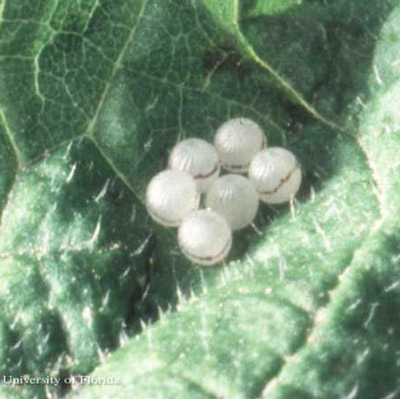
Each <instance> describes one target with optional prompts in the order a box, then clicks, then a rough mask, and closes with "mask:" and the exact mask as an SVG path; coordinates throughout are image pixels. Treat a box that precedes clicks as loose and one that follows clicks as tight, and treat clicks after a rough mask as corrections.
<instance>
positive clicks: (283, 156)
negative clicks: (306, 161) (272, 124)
mask: <svg viewBox="0 0 400 399" xmlns="http://www.w3.org/2000/svg"><path fill="white" fill-rule="evenodd" d="M249 179H250V180H251V181H252V182H253V184H254V186H255V188H256V190H257V193H258V196H259V198H260V200H261V201H263V202H266V203H269V204H280V203H283V202H288V201H290V199H291V198H293V197H294V195H295V194H296V193H297V191H298V190H299V188H300V185H301V180H302V175H301V167H300V164H299V162H298V161H297V159H296V157H295V155H294V154H293V153H292V152H290V151H288V150H286V149H284V148H280V147H271V148H267V149H266V150H264V151H262V152H260V153H259V154H257V155H256V156H255V157H254V159H253V160H252V162H251V164H250V167H249Z"/></svg>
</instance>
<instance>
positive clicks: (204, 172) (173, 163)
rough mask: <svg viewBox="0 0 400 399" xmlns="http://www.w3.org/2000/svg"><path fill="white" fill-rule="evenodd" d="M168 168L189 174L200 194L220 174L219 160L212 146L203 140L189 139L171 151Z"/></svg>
mask: <svg viewBox="0 0 400 399" xmlns="http://www.w3.org/2000/svg"><path fill="white" fill-rule="evenodd" d="M168 167H169V168H171V169H175V170H181V171H185V172H188V173H190V174H191V175H192V176H193V178H194V179H195V181H196V183H197V185H198V187H199V190H200V192H205V191H207V189H208V188H209V186H210V185H211V184H212V183H213V181H214V180H215V179H217V178H218V176H219V172H220V164H219V158H218V154H217V151H216V149H215V148H214V146H213V145H211V144H210V143H208V142H207V141H205V140H202V139H198V138H190V139H186V140H183V141H181V142H179V143H178V144H176V145H175V147H174V148H173V149H172V151H171V154H170V156H169V160H168Z"/></svg>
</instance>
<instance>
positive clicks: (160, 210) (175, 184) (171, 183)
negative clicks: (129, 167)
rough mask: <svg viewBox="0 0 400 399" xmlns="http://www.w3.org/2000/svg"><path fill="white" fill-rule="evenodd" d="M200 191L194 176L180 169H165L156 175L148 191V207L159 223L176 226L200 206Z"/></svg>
mask: <svg viewBox="0 0 400 399" xmlns="http://www.w3.org/2000/svg"><path fill="white" fill-rule="evenodd" d="M199 203H200V193H199V190H198V188H197V185H196V182H195V181H194V179H193V177H192V176H191V175H190V174H189V173H187V172H182V171H179V170H164V171H163V172H161V173H159V174H157V175H156V176H154V177H153V178H152V179H151V181H150V183H149V185H148V186H147V192H146V207H147V210H148V212H149V214H150V216H151V217H152V218H153V219H154V220H155V221H156V222H158V223H160V224H162V225H164V226H169V227H174V226H179V224H180V223H181V221H182V219H183V218H184V217H185V216H187V215H188V214H189V213H191V212H192V211H194V210H195V209H197V208H198V207H199Z"/></svg>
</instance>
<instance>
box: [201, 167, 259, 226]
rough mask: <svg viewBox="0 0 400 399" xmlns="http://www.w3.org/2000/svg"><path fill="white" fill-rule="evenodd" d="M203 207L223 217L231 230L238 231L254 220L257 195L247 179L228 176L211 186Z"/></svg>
mask: <svg viewBox="0 0 400 399" xmlns="http://www.w3.org/2000/svg"><path fill="white" fill-rule="evenodd" d="M205 205H206V207H208V208H211V209H213V210H214V211H216V212H218V213H219V214H220V215H222V216H223V217H225V219H226V220H227V222H228V224H229V225H230V227H231V228H232V230H239V229H242V228H243V227H246V226H248V225H249V224H250V223H251V222H252V221H253V220H254V218H255V216H256V213H257V210H258V195H257V192H256V190H255V188H254V186H253V184H252V183H251V182H250V181H249V179H247V178H246V177H243V176H240V175H234V174H229V175H225V176H222V177H220V178H218V179H217V180H216V181H215V182H214V183H213V184H212V186H211V187H210V189H209V191H208V192H207V194H206V200H205Z"/></svg>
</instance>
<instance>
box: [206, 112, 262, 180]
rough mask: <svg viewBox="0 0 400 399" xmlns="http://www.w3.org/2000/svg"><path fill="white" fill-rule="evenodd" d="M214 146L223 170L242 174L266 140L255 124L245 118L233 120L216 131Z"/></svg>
mask: <svg viewBox="0 0 400 399" xmlns="http://www.w3.org/2000/svg"><path fill="white" fill-rule="evenodd" d="M214 145H215V148H216V149H217V152H218V156H219V159H220V161H221V164H222V166H223V167H224V168H225V169H227V170H229V171H230V172H235V173H244V172H246V171H247V169H248V167H249V164H250V162H251V160H252V159H253V157H254V156H255V155H256V154H257V153H258V152H260V151H262V150H263V149H264V148H265V146H266V140H265V135H264V132H263V131H262V129H261V128H260V126H258V125H257V123H255V122H253V121H252V120H250V119H247V118H234V119H230V120H229V121H227V122H225V123H224V124H223V125H222V126H221V127H220V128H219V129H218V130H217V133H216V135H215V139H214Z"/></svg>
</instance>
